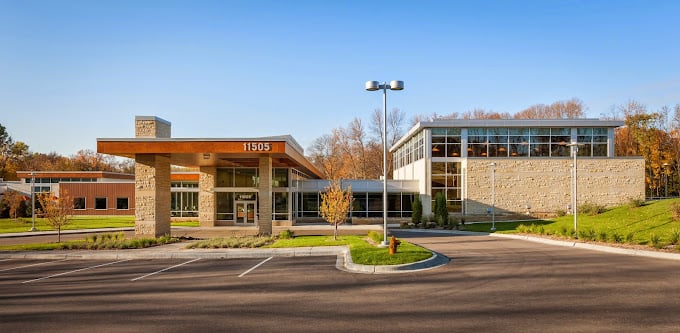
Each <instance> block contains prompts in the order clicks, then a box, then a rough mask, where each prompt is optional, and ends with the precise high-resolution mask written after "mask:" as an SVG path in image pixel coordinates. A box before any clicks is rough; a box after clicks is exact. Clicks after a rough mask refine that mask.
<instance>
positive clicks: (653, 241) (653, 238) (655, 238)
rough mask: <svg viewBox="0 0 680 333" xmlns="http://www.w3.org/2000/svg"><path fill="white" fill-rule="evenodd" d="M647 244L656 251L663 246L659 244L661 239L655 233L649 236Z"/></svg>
mask: <svg viewBox="0 0 680 333" xmlns="http://www.w3.org/2000/svg"><path fill="white" fill-rule="evenodd" d="M649 242H650V243H651V244H652V246H654V247H655V248H657V249H660V248H661V247H663V244H661V237H660V236H659V235H657V234H655V233H653V234H651V235H649Z"/></svg>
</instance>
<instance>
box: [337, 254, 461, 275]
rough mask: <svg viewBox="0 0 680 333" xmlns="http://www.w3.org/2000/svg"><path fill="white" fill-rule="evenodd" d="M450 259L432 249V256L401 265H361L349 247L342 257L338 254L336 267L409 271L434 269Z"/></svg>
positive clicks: (356, 270)
mask: <svg viewBox="0 0 680 333" xmlns="http://www.w3.org/2000/svg"><path fill="white" fill-rule="evenodd" d="M449 261H450V259H449V258H448V257H446V256H445V255H442V254H440V253H437V252H434V251H432V256H431V257H430V258H427V259H425V260H421V261H418V262H414V263H410V264H402V265H361V264H355V263H354V262H353V261H352V255H351V254H350V252H349V248H347V250H346V251H345V252H344V254H343V256H342V258H341V257H340V256H338V261H337V263H336V267H337V268H338V269H339V270H343V271H346V272H352V273H362V274H394V273H411V272H418V271H424V270H430V269H434V268H437V267H440V266H444V265H446V264H448V263H449Z"/></svg>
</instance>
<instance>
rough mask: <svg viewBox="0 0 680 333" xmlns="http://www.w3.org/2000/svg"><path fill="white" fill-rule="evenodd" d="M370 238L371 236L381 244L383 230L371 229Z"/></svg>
mask: <svg viewBox="0 0 680 333" xmlns="http://www.w3.org/2000/svg"><path fill="white" fill-rule="evenodd" d="M368 238H370V239H372V240H373V241H374V242H376V243H378V244H380V243H382V241H383V234H382V232H377V231H375V230H371V231H369V232H368Z"/></svg>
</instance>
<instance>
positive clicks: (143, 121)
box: [135, 116, 171, 138]
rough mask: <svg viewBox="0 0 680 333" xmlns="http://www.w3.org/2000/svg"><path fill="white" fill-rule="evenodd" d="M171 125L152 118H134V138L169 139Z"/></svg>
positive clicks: (165, 121)
mask: <svg viewBox="0 0 680 333" xmlns="http://www.w3.org/2000/svg"><path fill="white" fill-rule="evenodd" d="M170 132H171V124H170V122H169V121H167V120H163V119H161V118H158V117H154V116H137V117H135V137H137V138H169V137H170V134H171V133H170Z"/></svg>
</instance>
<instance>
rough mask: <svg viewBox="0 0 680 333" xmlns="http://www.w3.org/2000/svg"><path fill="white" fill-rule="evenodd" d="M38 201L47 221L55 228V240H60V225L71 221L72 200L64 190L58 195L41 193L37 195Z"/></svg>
mask: <svg viewBox="0 0 680 333" xmlns="http://www.w3.org/2000/svg"><path fill="white" fill-rule="evenodd" d="M38 201H40V206H41V207H42V208H41V212H42V214H43V216H44V217H45V219H47V223H48V224H49V225H50V226H52V227H54V228H55V229H57V242H61V227H63V226H65V225H67V224H69V223H70V222H71V215H73V200H71V197H69V195H68V193H66V192H65V191H64V192H62V193H61V195H60V196H58V197H57V196H55V195H53V194H52V193H42V194H40V195H38Z"/></svg>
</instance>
